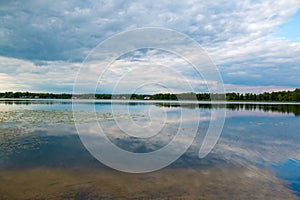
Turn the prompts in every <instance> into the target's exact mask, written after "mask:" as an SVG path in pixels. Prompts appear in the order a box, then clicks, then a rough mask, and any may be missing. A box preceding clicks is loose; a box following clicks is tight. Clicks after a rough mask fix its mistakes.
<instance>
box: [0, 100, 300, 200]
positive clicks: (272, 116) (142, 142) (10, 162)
mask: <svg viewBox="0 0 300 200" xmlns="http://www.w3.org/2000/svg"><path fill="white" fill-rule="evenodd" d="M77 104H78V106H76V110H75V111H74V112H76V113H77V114H79V115H81V116H82V118H81V119H80V120H78V123H80V124H90V123H93V122H94V121H95V119H96V120H97V123H99V124H100V125H101V127H102V128H103V130H104V132H105V133H106V134H107V136H108V138H109V139H110V140H111V141H112V142H113V143H114V144H116V145H117V146H119V147H120V148H122V149H124V150H127V151H130V152H135V153H146V152H152V151H156V150H158V149H160V148H162V147H164V146H165V145H166V144H168V143H169V142H170V141H171V140H172V138H173V137H174V136H175V134H176V133H177V130H178V129H179V128H180V123H183V124H184V125H185V127H189V124H192V122H194V121H195V120H197V122H199V126H197V128H196V129H195V128H194V127H191V128H190V129H189V128H186V129H185V130H184V131H186V132H187V133H188V132H190V131H197V136H196V138H195V140H194V142H193V144H192V145H191V147H190V148H189V149H188V150H187V151H186V153H185V154H183V155H182V156H181V157H180V158H179V159H178V160H176V161H175V162H174V163H172V164H171V165H170V166H168V167H167V168H164V169H162V170H159V171H156V172H151V173H145V174H129V173H123V172H119V171H116V170H113V169H110V168H109V167H107V166H105V165H103V164H101V163H100V162H99V161H97V160H96V159H95V158H94V157H93V156H92V155H91V154H90V153H89V152H88V151H87V150H86V149H85V147H84V146H83V144H82V142H81V140H80V139H79V136H78V134H77V131H76V128H75V125H74V120H73V114H72V102H71V101H69V100H31V101H20V100H14V101H13V100H1V101H0V180H1V181H0V199H99V198H101V199H124V198H131V199H153V198H160V199H173V198H178V199H299V197H300V142H299V141H300V123H299V122H300V105H299V104H280V103H272V104H270V103H246V104H243V103H231V104H215V105H211V104H208V103H201V104H199V105H198V104H193V103H186V104H184V105H183V106H179V105H178V104H177V103H176V102H143V101H141V102H131V103H128V102H114V103H110V101H97V102H96V103H93V101H78V102H77ZM112 105H113V106H112ZM196 109H198V110H199V113H200V116H199V117H196V118H195V117H191V118H186V119H181V112H182V110H184V111H185V112H187V113H189V112H190V113H192V112H194V111H195V110H196ZM220 109H225V110H226V119H225V120H226V121H225V125H224V128H223V131H222V134H221V137H220V138H219V140H218V142H217V144H216V146H215V147H214V149H213V150H212V152H210V154H208V156H206V157H205V158H203V159H199V158H198V152H199V148H200V146H201V144H202V142H203V138H204V136H205V133H206V131H207V128H208V125H209V120H211V119H212V120H216V119H217V118H218V116H211V113H212V111H213V110H220ZM94 111H95V113H96V115H95V113H94ZM112 113H113V114H112ZM191 116H192V115H191ZM120 127H121V129H120ZM149 127H150V128H149ZM90 131H91V130H88V129H87V130H86V132H87V134H88V133H89V132H90ZM128 132H131V133H130V134H129V135H128ZM126 133H127V134H126ZM140 133H142V135H144V136H145V135H147V134H149V135H151V137H149V138H137V137H134V135H139V134H140ZM154 133H158V134H156V135H155V134H154ZM131 134H132V135H131ZM91 140H94V138H93V136H92V135H91ZM183 142H184V141H183ZM106 153H109V152H106ZM112 156H113V155H112Z"/></svg>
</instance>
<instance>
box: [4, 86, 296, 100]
mask: <svg viewBox="0 0 300 200" xmlns="http://www.w3.org/2000/svg"><path fill="white" fill-rule="evenodd" d="M212 97H213V99H214V100H216V99H219V100H225V99H224V97H225V98H226V100H227V101H278V102H300V89H299V88H298V89H295V90H294V91H280V92H264V93H261V94H255V93H245V94H242V93H235V92H230V93H226V94H225V95H224V94H210V93H198V94H196V93H181V94H170V93H159V94H152V95H150V94H117V95H115V94H114V95H112V94H78V95H74V94H66V93H62V94H53V93H32V92H4V93H0V98H16V99H72V98H73V99H121V100H122V99H123V100H129V99H130V100H199V101H210V100H211V99H212Z"/></svg>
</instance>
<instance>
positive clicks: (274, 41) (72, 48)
mask: <svg viewBox="0 0 300 200" xmlns="http://www.w3.org/2000/svg"><path fill="white" fill-rule="evenodd" d="M299 8H300V0H290V1H286V0H278V1H271V0H252V1H251V0H245V1H225V0H216V1H206V0H205V1H203V0H202V1H197V0H186V1H180V0H174V1H166V0H160V1H137V0H133V1H126V0H119V1H116V0H114V1H113V0H104V1H102V0H89V1H86V0H78V1H63V0H51V1H50V0H43V1H39V0H28V1H26V3H24V1H21V0H19V1H18V0H16V1H4V0H0V92H4V91H33V92H55V93H62V92H72V91H73V86H74V80H75V78H76V75H77V73H78V71H79V69H80V67H82V64H83V61H84V60H85V58H86V57H87V56H88V55H89V54H90V52H91V51H92V50H93V49H94V48H95V47H96V46H97V45H98V44H99V43H101V42H103V41H105V40H106V39H107V38H110V37H112V36H113V35H115V34H118V33H120V32H122V31H130V30H134V29H136V28H144V27H158V28H167V29H171V30H174V31H177V32H180V33H183V34H185V35H186V36H188V37H190V38H191V39H193V40H195V41H197V42H198V43H199V44H200V45H201V46H202V48H203V49H204V50H205V51H206V52H207V54H208V56H209V57H210V58H211V60H212V61H213V63H214V64H215V65H216V66H217V67H218V69H219V71H220V74H221V76H222V79H223V82H224V87H225V89H226V91H228V92H231V91H234V92H255V93H259V92H264V91H278V90H294V89H295V88H299V87H300V56H299V55H300V31H299V30H300V9H299ZM137 57H138V58H139V59H137ZM128 58H130V59H128ZM145 58H147V59H148V61H149V60H158V59H160V60H159V65H161V66H166V65H168V66H175V67H174V68H176V70H177V71H179V72H180V73H182V74H184V75H185V76H186V78H187V79H188V80H189V82H191V83H192V86H193V87H196V91H199V92H201V88H205V86H204V85H205V81H204V80H201V79H200V78H197V77H194V76H193V75H194V74H193V72H192V71H190V68H189V67H188V66H187V64H186V63H184V62H182V60H181V59H180V58H177V57H176V56H174V55H171V54H170V53H169V52H164V51H157V50H153V49H150V50H149V49H148V50H137V51H136V52H133V53H129V54H128V56H127V57H126V56H123V57H122V58H120V59H117V60H116V61H115V62H114V63H113V64H112V66H111V68H110V70H108V72H107V73H106V77H105V80H110V81H107V82H105V81H104V82H102V84H100V86H99V87H98V88H97V92H99V93H106V92H110V91H111V88H114V86H115V85H116V82H117V81H115V82H114V81H113V80H116V77H119V79H120V77H122V74H123V75H124V73H126V74H128V72H131V73H130V74H128V75H127V76H128V77H127V79H126V78H125V79H122V81H123V82H122V84H120V85H121V86H122V87H120V90H122V91H127V90H128V88H129V87H132V85H131V82H132V80H139V81H137V82H138V83H139V84H141V83H142V82H143V81H142V80H144V82H147V81H151V80H152V79H154V80H164V81H165V82H168V83H169V84H170V88H171V89H172V91H174V89H176V87H177V86H178V83H176V80H174V74H173V75H172V74H169V75H168V73H169V72H168V71H163V70H162V71H161V73H157V70H158V69H159V66H152V65H151V66H149V63H148V65H145V62H144V61H145ZM137 61H138V62H137ZM99 62H100V63H101V61H99ZM156 63H157V62H156ZM136 66H143V69H144V70H140V68H139V70H136V68H135V67H136ZM98 67H100V68H101V67H104V66H101V65H100V64H99V66H98ZM126 69H127V71H126ZM122 70H123V71H122ZM124 70H125V71H124ZM110 72H111V73H110ZM112 72H114V73H112ZM115 72H118V73H119V75H118V76H116V74H117V73H115ZM129 75H130V76H129ZM85 78H86V80H87V81H88V80H89V77H88V76H87V77H85ZM172 78H173V79H172ZM130 81H131V82H130ZM172 84H173V85H172ZM176 84H177V85H176ZM151 91H152V92H161V91H162V92H167V91H168V88H164V87H162V86H159V87H150V86H149V87H148V86H147V85H146V86H143V87H140V88H139V92H141V93H143V92H151ZM181 91H184V88H182V90H180V89H179V88H178V87H177V90H176V91H175V92H181Z"/></svg>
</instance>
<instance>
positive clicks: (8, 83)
mask: <svg viewBox="0 0 300 200" xmlns="http://www.w3.org/2000/svg"><path fill="white" fill-rule="evenodd" d="M79 67H80V63H69V62H62V61H45V62H44V64H43V65H41V63H40V65H36V64H35V63H34V62H31V61H25V60H21V59H16V58H7V57H0V91H32V92H34V91H36V92H41V91H42V92H72V88H73V83H74V78H75V77H76V74H77V71H78V69H79Z"/></svg>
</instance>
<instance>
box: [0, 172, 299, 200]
mask: <svg viewBox="0 0 300 200" xmlns="http://www.w3.org/2000/svg"><path fill="white" fill-rule="evenodd" d="M0 199H232V200H234V199H280V200H281V199H297V197H296V196H295V195H294V194H293V193H292V192H291V190H290V189H289V188H288V187H287V185H286V184H285V183H284V182H283V181H282V180H280V179H278V178H276V177H275V176H274V175H273V174H272V173H270V172H269V171H267V170H265V169H260V168H256V167H244V168H238V167H225V168H214V169H192V168H187V169H183V168H181V169H165V170H161V171H158V172H153V173H147V174H127V173H121V172H117V171H113V170H93V171H89V172H88V171H85V170H67V169H50V168H38V169H26V170H24V169H23V170H5V171H4V170H2V171H1V172H0Z"/></svg>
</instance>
